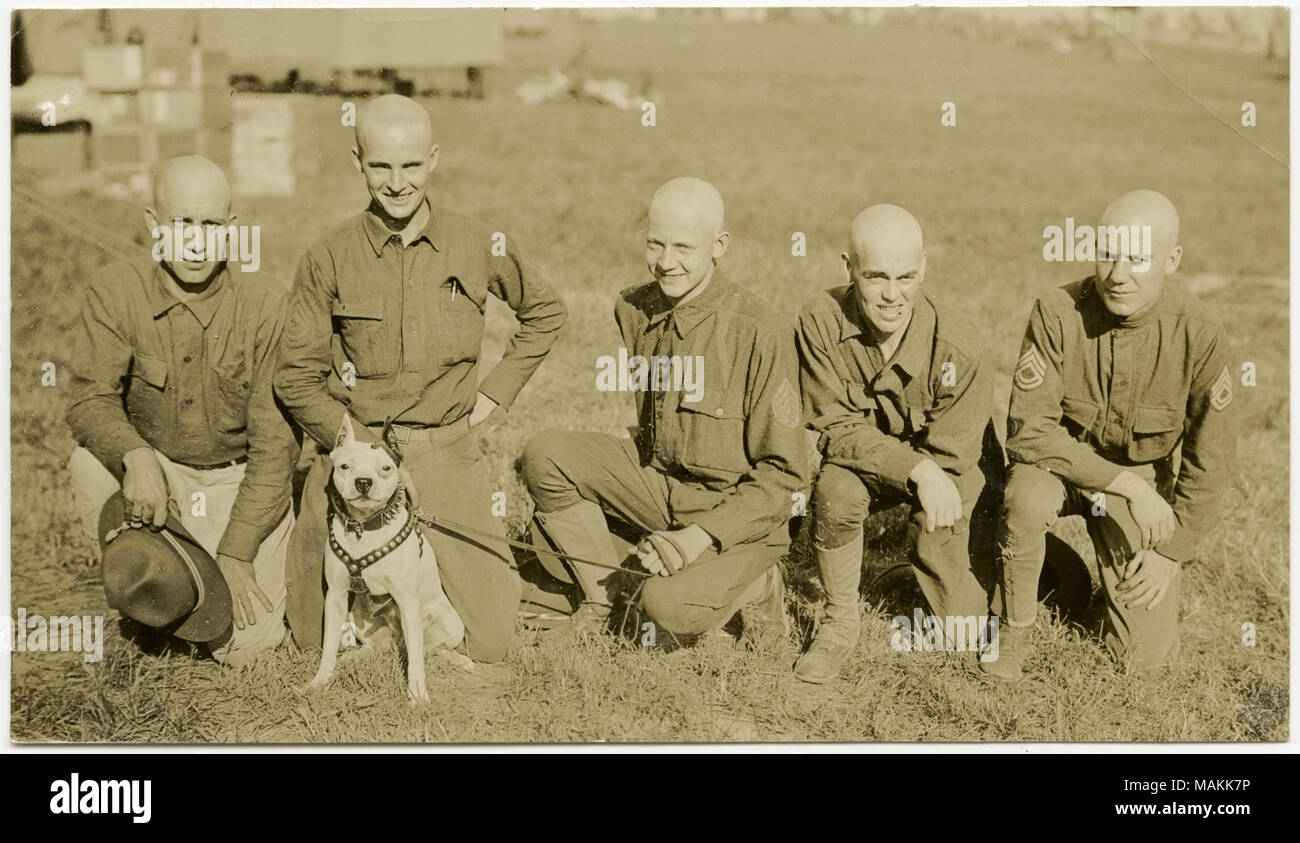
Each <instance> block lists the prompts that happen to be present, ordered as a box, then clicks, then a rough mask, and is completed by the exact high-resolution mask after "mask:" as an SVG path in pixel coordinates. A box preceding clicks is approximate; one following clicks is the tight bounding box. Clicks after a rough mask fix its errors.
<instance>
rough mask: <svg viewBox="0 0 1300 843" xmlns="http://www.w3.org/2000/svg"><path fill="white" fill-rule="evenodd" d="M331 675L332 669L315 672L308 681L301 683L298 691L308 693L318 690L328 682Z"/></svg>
mask: <svg viewBox="0 0 1300 843" xmlns="http://www.w3.org/2000/svg"><path fill="white" fill-rule="evenodd" d="M332 676H333V671H330V672H328V673H325V672H317V673H316V675H315V676H313V677H312V678H311V681H310V682H308V683H307V684H306V685H303V686H302V687H301V688H299V689H298V693H300V694H310V693H313V692H315V691H319V690H321V689H322V688H324V687H325V686H326V685H328V684H329V683H330V678H331V677H332Z"/></svg>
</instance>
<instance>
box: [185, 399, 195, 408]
mask: <svg viewBox="0 0 1300 843" xmlns="http://www.w3.org/2000/svg"><path fill="white" fill-rule="evenodd" d="M193 403H194V399H193V398H186V399H185V406H186V407H188V406H189V405H191V404H193Z"/></svg>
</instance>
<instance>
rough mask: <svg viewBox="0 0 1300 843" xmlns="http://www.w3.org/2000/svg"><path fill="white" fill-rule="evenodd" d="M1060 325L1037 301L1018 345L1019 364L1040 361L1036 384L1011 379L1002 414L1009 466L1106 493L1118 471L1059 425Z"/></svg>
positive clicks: (1061, 392) (1061, 393) (1061, 383)
mask: <svg viewBox="0 0 1300 843" xmlns="http://www.w3.org/2000/svg"><path fill="white" fill-rule="evenodd" d="M1061 336H1062V331H1061V325H1060V323H1059V321H1058V320H1057V319H1055V318H1054V317H1052V316H1051V314H1049V313H1048V312H1047V308H1046V307H1044V305H1043V302H1042V300H1041V299H1040V300H1039V301H1038V302H1036V303H1035V305H1034V309H1033V311H1032V312H1031V313H1030V315H1029V327H1028V329H1027V330H1026V331H1025V339H1024V343H1023V344H1022V345H1021V356H1020V358H1019V359H1020V360H1021V361H1026V359H1027V356H1028V359H1029V360H1030V361H1033V359H1034V358H1033V355H1034V354H1037V355H1039V357H1038V361H1037V362H1039V363H1041V364H1042V368H1043V372H1042V375H1041V379H1035V378H1034V377H1026V378H1024V379H1022V378H1020V377H1014V378H1012V384H1011V406H1010V409H1009V410H1008V413H1007V455H1008V456H1009V457H1010V458H1011V460H1012V461H1013V462H1020V463H1028V464H1030V465H1037V466H1038V467H1040V468H1043V469H1045V470H1047V471H1050V472H1052V473H1053V474H1055V475H1057V476H1058V477H1060V478H1062V479H1063V480H1065V481H1067V482H1068V483H1071V484H1073V485H1075V486H1078V487H1080V488H1083V489H1094V490H1095V489H1105V488H1106V487H1107V486H1109V485H1110V484H1111V483H1113V482H1114V480H1115V478H1116V477H1118V476H1119V473H1120V471H1121V469H1120V467H1119V466H1118V465H1116V464H1115V463H1112V462H1111V461H1110V460H1107V459H1105V458H1104V457H1102V456H1101V455H1100V454H1098V453H1097V452H1096V451H1094V450H1093V449H1092V448H1091V447H1090V446H1089V445H1088V444H1087V443H1085V442H1080V441H1078V440H1076V439H1074V438H1073V437H1072V436H1070V432H1069V431H1068V430H1066V428H1065V426H1064V425H1063V424H1062V423H1061V416H1062V410H1061V402H1062V400H1063V398H1064V396H1065V386H1064V381H1063V380H1062V378H1061V368H1062V365H1063V359H1062V358H1063V351H1062V342H1061Z"/></svg>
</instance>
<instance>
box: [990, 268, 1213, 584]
mask: <svg viewBox="0 0 1300 843" xmlns="http://www.w3.org/2000/svg"><path fill="white" fill-rule="evenodd" d="M1232 387H1233V377H1232V371H1231V354H1230V351H1229V346H1228V340H1227V337H1226V336H1225V334H1224V331H1223V328H1222V326H1221V325H1220V323H1219V321H1218V320H1217V319H1216V318H1215V317H1214V315H1213V314H1212V313H1211V312H1210V310H1209V309H1208V308H1207V307H1206V306H1205V305H1204V304H1202V303H1201V302H1200V301H1198V300H1197V299H1195V298H1194V297H1192V296H1191V295H1190V294H1188V293H1186V292H1184V291H1183V290H1181V289H1180V288H1179V287H1178V286H1177V285H1176V284H1174V283H1169V282H1167V283H1166V286H1165V288H1164V290H1163V292H1162V294H1161V296H1160V298H1159V299H1157V300H1156V302H1155V303H1154V305H1153V306H1152V307H1150V308H1148V309H1147V311H1146V312H1145V313H1141V314H1137V315H1136V317H1130V318H1127V319H1121V318H1118V317H1116V316H1114V315H1113V314H1111V313H1110V312H1109V311H1108V310H1107V309H1106V306H1105V303H1104V302H1103V301H1102V300H1101V297H1100V296H1099V295H1098V294H1097V292H1096V290H1095V289H1094V287H1093V279H1092V278H1091V277H1089V278H1085V279H1083V280H1081V281H1076V282H1074V283H1071V284H1067V285H1066V286H1064V287H1061V288H1059V289H1057V290H1054V291H1052V292H1051V293H1049V294H1048V295H1046V296H1044V297H1042V298H1041V299H1039V300H1038V301H1037V302H1036V303H1035V304H1034V308H1033V311H1032V312H1031V314H1030V317H1029V327H1028V330H1027V331H1026V333H1025V339H1024V343H1023V345H1022V347H1021V354H1020V358H1019V361H1018V363H1017V366H1016V371H1015V375H1014V377H1013V384H1012V391H1011V408H1010V413H1009V416H1008V422H1007V451H1008V455H1009V457H1010V459H1011V460H1012V462H1017V463H1028V464H1032V465H1036V466H1038V467H1039V468H1042V469H1045V470H1047V471H1050V472H1051V473H1053V474H1055V475H1057V476H1058V477H1060V478H1061V479H1062V480H1064V481H1066V482H1067V483H1069V484H1071V485H1073V486H1076V487H1079V488H1081V489H1084V490H1101V489H1104V488H1105V487H1107V486H1109V485H1110V484H1111V482H1113V481H1114V479H1115V478H1116V477H1117V476H1118V475H1119V473H1120V471H1121V470H1122V469H1123V468H1125V467H1129V466H1144V465H1152V466H1153V467H1154V469H1155V473H1156V476H1157V477H1164V478H1166V479H1174V483H1173V491H1172V505H1173V510H1174V515H1175V516H1176V517H1177V520H1178V528H1177V530H1176V531H1175V533H1174V536H1173V538H1171V539H1170V540H1169V541H1167V542H1165V543H1164V544H1162V545H1160V546H1159V547H1157V548H1156V549H1157V550H1158V551H1159V552H1160V553H1161V554H1162V555H1164V556H1166V557H1168V558H1170V559H1173V560H1176V561H1183V560H1185V559H1188V558H1190V557H1191V556H1193V555H1194V554H1195V552H1196V548H1197V545H1198V543H1199V541H1200V538H1201V535H1202V533H1203V532H1204V531H1205V530H1206V529H1207V528H1208V527H1209V526H1211V525H1213V524H1214V523H1215V522H1216V521H1217V520H1218V517H1219V516H1218V513H1217V511H1216V508H1215V507H1216V505H1217V502H1218V500H1219V497H1220V495H1221V494H1222V492H1223V490H1224V488H1225V487H1226V486H1227V484H1228V482H1229V477H1230V471H1231V466H1232V464H1233V461H1234V458H1235V453H1236V440H1235V433H1234V430H1233V421H1232V417H1233V412H1232V409H1231V405H1232V397H1233V389H1232ZM1180 444H1181V445H1182V459H1181V466H1180V467H1179V469H1178V473H1177V476H1176V478H1173V467H1172V459H1173V455H1174V451H1175V449H1176V448H1177V447H1178V446H1179V445H1180Z"/></svg>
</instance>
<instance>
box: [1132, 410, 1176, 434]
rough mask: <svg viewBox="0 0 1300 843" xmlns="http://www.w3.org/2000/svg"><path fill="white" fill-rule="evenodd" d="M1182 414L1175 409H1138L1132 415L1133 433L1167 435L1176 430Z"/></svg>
mask: <svg viewBox="0 0 1300 843" xmlns="http://www.w3.org/2000/svg"><path fill="white" fill-rule="evenodd" d="M1181 422H1182V414H1181V413H1180V412H1179V411H1178V408H1176V407H1138V408H1137V412H1136V413H1134V414H1133V432H1134V433H1169V432H1171V431H1174V430H1177V429H1178V426H1179V424H1180V423H1181Z"/></svg>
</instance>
